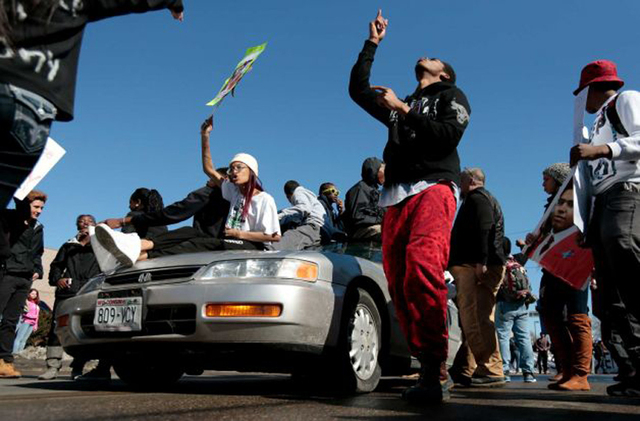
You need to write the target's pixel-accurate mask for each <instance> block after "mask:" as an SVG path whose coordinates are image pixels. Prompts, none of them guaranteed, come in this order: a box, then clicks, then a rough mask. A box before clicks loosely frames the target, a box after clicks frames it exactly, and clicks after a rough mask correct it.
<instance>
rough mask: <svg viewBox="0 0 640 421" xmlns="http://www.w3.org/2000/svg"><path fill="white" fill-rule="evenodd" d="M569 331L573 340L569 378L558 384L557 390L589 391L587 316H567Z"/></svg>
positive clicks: (589, 334) (589, 337) (588, 329)
mask: <svg viewBox="0 0 640 421" xmlns="http://www.w3.org/2000/svg"><path fill="white" fill-rule="evenodd" d="M569 331H570V332H571V338H572V340H573V349H572V358H571V362H572V365H571V378H570V379H569V380H567V381H566V382H562V383H560V384H559V385H558V388H559V390H591V387H590V386H589V382H588V381H587V376H588V375H589V373H590V372H591V356H592V355H593V341H592V337H591V319H590V318H589V316H588V315H587V314H574V315H571V316H569Z"/></svg>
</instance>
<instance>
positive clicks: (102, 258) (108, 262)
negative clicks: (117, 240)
mask: <svg viewBox="0 0 640 421" xmlns="http://www.w3.org/2000/svg"><path fill="white" fill-rule="evenodd" d="M89 238H90V239H91V248H92V249H93V254H95V255H96V260H97V261H98V266H100V270H101V271H102V272H104V274H105V275H111V274H112V273H113V272H115V271H116V269H117V268H118V267H119V266H120V263H118V260H117V259H116V257H115V256H114V255H113V254H111V253H109V252H108V251H107V250H106V249H105V248H104V247H102V244H100V242H99V241H98V238H97V237H96V228H95V227H89Z"/></svg>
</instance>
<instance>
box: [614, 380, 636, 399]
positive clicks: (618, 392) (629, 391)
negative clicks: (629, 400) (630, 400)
mask: <svg viewBox="0 0 640 421" xmlns="http://www.w3.org/2000/svg"><path fill="white" fill-rule="evenodd" d="M607 395H609V396H630V397H634V398H640V385H639V384H638V383H637V382H631V381H626V382H620V383H616V384H614V385H612V386H608V387H607Z"/></svg>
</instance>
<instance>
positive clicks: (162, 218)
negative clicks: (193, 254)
mask: <svg viewBox="0 0 640 421" xmlns="http://www.w3.org/2000/svg"><path fill="white" fill-rule="evenodd" d="M228 214H229V202H228V201H226V200H225V199H224V198H223V197H222V190H220V189H219V188H217V187H216V188H211V187H208V186H205V187H202V188H200V189H198V190H194V191H192V192H191V193H189V194H188V195H187V197H185V198H184V199H182V200H181V201H179V202H175V203H173V204H171V205H169V206H167V207H165V208H164V209H162V210H160V211H158V212H153V213H146V214H145V213H143V214H138V215H135V216H134V217H133V218H132V220H131V221H132V223H133V225H134V226H135V227H136V229H137V228H139V227H140V228H142V227H153V226H158V225H171V224H177V223H178V222H182V221H186V220H187V219H189V218H191V217H192V216H193V227H194V228H195V229H196V230H198V231H200V232H201V233H203V234H205V235H207V236H209V237H214V238H223V237H224V224H225V222H226V219H227V215H228Z"/></svg>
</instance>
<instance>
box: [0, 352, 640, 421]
mask: <svg viewBox="0 0 640 421" xmlns="http://www.w3.org/2000/svg"><path fill="white" fill-rule="evenodd" d="M42 365H43V362H42V361H39V362H37V363H35V364H34V363H27V362H24V361H21V362H19V363H18V366H19V367H20V368H22V369H23V370H24V374H25V376H24V377H23V378H21V379H15V380H9V379H4V380H0V420H1V421H21V420H38V421H45V420H64V421H72V420H119V421H128V420H178V419H179V420H198V421H202V420H206V419H214V418H215V419H216V420H227V419H229V420H244V419H251V420H255V419H285V420H290V419H292V420H293V419H295V420H297V419H304V420H305V421H309V420H315V419H343V420H360V419H362V420H376V419H385V420H386V419H408V418H417V417H420V418H426V417H428V418H429V420H430V421H435V420H464V419H469V420H484V419H486V420H492V421H496V420H517V421H528V420H536V421H554V420H563V421H567V420H579V421H590V420H597V421H606V420H625V421H626V420H634V421H638V420H640V400H639V399H624V398H609V397H606V396H605V392H604V388H605V387H606V386H607V385H608V384H611V383H612V380H611V376H602V375H600V376H593V378H592V386H593V390H592V391H591V392H584V393H560V392H552V391H549V390H547V389H546V386H547V383H548V382H547V380H546V378H540V379H539V381H538V382H537V383H533V384H525V383H522V381H521V380H522V379H521V377H517V376H516V377H514V378H513V380H514V381H513V382H512V383H510V384H509V385H507V387H505V388H501V389H454V392H453V398H452V399H451V401H449V402H448V403H447V404H445V405H443V406H441V407H438V408H420V407H415V406H410V405H408V404H406V403H405V402H403V401H402V400H401V399H399V396H400V393H401V391H402V389H403V388H404V387H406V386H407V385H409V384H411V382H409V381H408V380H405V379H399V378H387V379H384V380H383V382H382V383H381V386H380V387H379V388H378V390H377V391H376V392H375V393H371V394H368V395H360V396H353V397H342V398H339V397H333V396H329V395H323V394H319V393H317V392H313V391H311V390H308V389H304V388H301V386H300V385H299V384H297V383H294V382H293V381H291V379H290V378H289V377H288V376H279V375H260V374H240V373H228V372H225V373H220V372H218V373H216V372H206V373H205V375H203V376H197V377H191V376H186V377H184V378H183V380H181V381H180V382H179V383H178V384H177V385H176V386H175V387H173V388H172V389H171V390H168V391H165V392H162V393H146V392H134V391H130V390H128V389H127V388H126V387H125V385H124V384H123V383H122V382H120V381H119V380H118V379H117V377H115V376H114V377H113V380H112V382H111V383H110V384H108V385H103V386H98V385H87V384H80V383H78V382H71V381H69V380H66V378H67V376H68V371H65V372H64V373H63V374H64V376H63V378H61V379H58V380H54V381H38V380H37V379H36V376H37V374H39V373H40V372H42V369H41V368H40V367H41V366H42Z"/></svg>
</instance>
